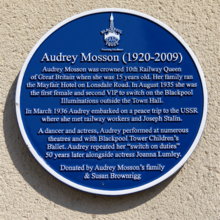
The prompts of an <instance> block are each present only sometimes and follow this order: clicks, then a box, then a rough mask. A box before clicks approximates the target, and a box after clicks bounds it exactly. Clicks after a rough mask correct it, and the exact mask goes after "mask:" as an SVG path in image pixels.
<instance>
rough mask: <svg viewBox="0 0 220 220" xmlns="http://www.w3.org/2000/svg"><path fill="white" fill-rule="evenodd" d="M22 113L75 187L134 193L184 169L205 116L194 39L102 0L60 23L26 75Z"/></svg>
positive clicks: (34, 144)
mask: <svg viewBox="0 0 220 220" xmlns="http://www.w3.org/2000/svg"><path fill="white" fill-rule="evenodd" d="M16 114H17V120H18V124H19V128H20V130H21V134H22V136H23V139H24V141H25V143H26V145H27V147H28V148H29V150H30V151H31V153H32V154H33V156H34V157H35V159H36V160H37V161H38V162H39V163H40V164H41V165H42V166H43V167H44V168H45V169H46V170H47V171H48V172H49V173H50V174H52V175H53V176H54V177H56V178H57V179H59V180H60V181H62V182H64V183H66V184H67V185H69V186H72V187H74V188H76V189H79V190H82V191H85V192H89V193H94V194H100V195H125V194H129V193H134V192H138V191H141V190H144V189H147V188H149V187H152V186H154V185H156V184H158V183H160V182H162V181H163V180H165V179H167V178H168V177H170V176H171V175H172V174H174V173H175V172H176V171H177V170H178V169H180V168H181V167H182V166H183V164H184V163H185V162H186V160H187V159H188V158H189V156H190V155H191V154H192V152H193V150H194V149H195V147H196V145H197V144H198V142H199V139H200V137H201V135H202V131H203V128H204V126H205V120H206V115H207V91H206V85H205V79H204V75H203V72H202V69H201V67H200V65H199V63H198V61H197V59H196V57H195V55H194V53H193V52H192V50H191V49H190V48H189V46H188V45H187V44H186V43H185V42H184V40H183V39H182V38H181V37H180V36H179V35H178V34H177V33H176V32H175V31H173V30H172V29H171V28H169V27H168V26H167V25H165V24H163V23H162V22H160V21H158V20H156V19H155V18H152V17H150V16H148V15H145V14H142V13H139V12H135V11H130V10H125V9H99V10H93V11H89V12H85V13H82V14H79V15H76V16H73V17H71V18H69V19H67V20H65V21H63V22H61V23H60V24H58V25H56V26H55V27H53V28H52V29H51V30H50V31H49V32H48V33H46V34H45V35H44V36H43V37H42V38H41V39H40V40H39V41H38V43H37V44H36V45H35V46H34V48H33V49H32V50H31V52H30V54H29V55H28V57H27V59H26V61H25V63H24V65H23V67H22V70H21V73H20V75H19V79H18V83H17V90H16Z"/></svg>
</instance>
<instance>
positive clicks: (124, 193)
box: [15, 8, 208, 196]
mask: <svg viewBox="0 0 220 220" xmlns="http://www.w3.org/2000/svg"><path fill="white" fill-rule="evenodd" d="M103 12H120V13H127V14H131V15H136V16H139V17H142V18H145V19H148V20H150V21H152V22H154V23H156V24H158V25H159V26H161V27H162V28H164V29H165V30H166V31H168V32H169V33H170V34H172V35H173V36H174V37H175V38H176V39H177V40H178V41H179V42H180V43H181V44H182V45H183V46H184V47H185V49H186V50H187V51H188V53H189V54H190V56H191V58H192V60H193V61H194V63H195V66H196V68H197V70H198V72H199V75H200V79H201V84H202V90H203V97H204V98H203V103H204V105H203V115H202V120H201V124H200V127H199V131H198V133H197V136H196V138H195V139H194V142H193V144H192V145H191V147H190V149H189V150H188V152H187V153H186V154H185V156H184V157H183V158H182V159H181V160H180V162H179V163H178V164H177V165H176V166H174V167H173V168H172V169H171V170H170V171H169V172H167V173H165V174H164V175H162V176H161V177H160V178H158V179H156V180H154V181H152V182H150V183H148V184H145V185H142V186H139V187H136V188H132V189H126V190H115V191H112V190H111V191H110V190H109V191H107V190H97V189H92V188H89V187H84V186H81V185H79V184H76V183H74V182H71V181H69V180H68V179H66V178H64V177H63V176H61V175H59V174H58V173H57V172H55V171H54V170H53V169H51V168H50V167H49V166H48V165H47V164H46V163H45V161H44V160H43V159H42V158H41V157H40V156H39V155H38V154H37V153H36V151H35V149H34V147H33V146H32V145H31V142H30V141H29V139H28V136H27V134H26V132H25V129H24V125H23V122H22V119H21V112H20V92H21V85H22V80H23V76H24V73H25V70H26V68H27V65H28V63H29V61H30V60H31V58H32V56H33V55H34V53H35V51H36V50H37V49H38V47H39V46H40V45H41V44H42V42H44V40H45V39H47V38H48V37H49V36H50V35H51V34H52V33H53V32H55V31H56V30H57V29H58V28H60V27H62V26H63V25H65V24H67V23H68V22H71V21H73V20H75V19H78V18H80V17H83V16H87V15H92V14H96V13H103ZM207 103H208V96H207V89H206V83H205V79H204V74H203V72H202V69H201V67H200V64H199V62H198V60H197V58H196V56H195V55H194V53H193V52H192V50H191V49H190V48H189V46H188V45H187V44H186V42H185V41H184V40H183V39H182V38H181V37H180V36H179V35H178V34H177V33H176V32H175V31H173V30H172V29H171V28H170V27H168V26H167V25H166V24H164V23H162V22H161V21H159V20H157V19H155V18H153V17H151V16H148V15H146V14H143V13H140V12H136V11H133V10H127V9H117V8H106V9H96V10H91V11H87V12H83V13H80V14H78V15H75V16H72V17H70V18H68V19H66V20H64V21H63V22H61V23H59V24H57V25H56V26H55V27H53V28H52V29H51V30H49V31H48V32H47V33H46V34H45V35H44V36H43V37H42V38H41V39H40V40H39V41H38V42H37V44H36V45H35V46H34V47H33V49H32V50H31V52H30V53H29V55H28V57H27V58H26V60H25V62H24V64H23V66H22V69H21V72H20V75H19V78H18V82H17V88H16V98H15V104H16V115H17V121H18V125H19V128H20V131H21V134H22V137H23V139H24V141H25V143H26V145H27V147H28V148H29V150H30V152H31V153H32V155H33V156H34V157H35V159H36V160H37V161H38V162H39V163H40V164H41V165H42V166H43V167H44V168H45V169H46V170H47V171H48V172H49V173H50V174H52V175H53V176H54V177H56V178H57V179H59V180H60V181H62V182H64V183H65V184H67V185H69V186H71V187H74V188H76V189H79V190H82V191H84V192H88V193H93V194H99V195H114V196H116V195H126V194H130V193H135V192H139V191H142V190H145V189H148V188H150V187H153V186H155V185H157V184H159V183H161V182H162V181H164V180H165V179H167V178H169V177H170V176H171V175H173V174H174V173H176V172H177V171H178V170H179V169H180V168H181V167H182V166H183V165H184V163H185V162H186V161H187V159H188V158H189V157H190V155H191V154H192V152H193V151H194V150H195V148H196V146H197V144H198V142H199V140H200V138H201V135H202V132H203V129H204V127H205V122H206V117H207Z"/></svg>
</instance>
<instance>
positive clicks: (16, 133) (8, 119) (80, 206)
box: [3, 78, 175, 214]
mask: <svg viewBox="0 0 220 220" xmlns="http://www.w3.org/2000/svg"><path fill="white" fill-rule="evenodd" d="M16 84H17V78H16V79H15V81H14V82H13V85H12V86H11V88H10V90H9V94H8V96H7V100H6V105H5V109H4V118H3V129H4V135H5V141H6V145H7V147H8V151H9V154H10V156H11V159H12V161H13V163H14V165H15V167H16V168H17V169H18V171H19V172H20V174H21V175H22V177H23V178H24V179H25V181H26V182H27V183H28V184H30V186H31V187H32V188H34V189H35V190H36V191H37V192H38V193H40V194H41V195H42V196H44V197H45V198H47V199H48V200H50V201H53V202H54V203H56V204H58V205H61V206H63V207H66V208H68V209H71V210H76V211H79V212H83V213H90V214H108V213H115V212H121V211H125V210H128V209H131V208H134V207H137V206H139V205H141V204H143V203H146V202H147V201H149V200H151V199H152V198H154V197H155V196H157V195H158V194H159V193H160V192H161V191H162V190H163V189H164V188H166V187H167V186H168V185H169V184H170V183H171V181H172V180H173V179H174V178H175V175H173V176H172V177H170V178H169V179H167V180H166V181H164V182H162V183H161V184H159V185H157V186H155V187H153V188H151V189H148V190H144V191H142V192H139V193H135V194H131V195H126V196H114V197H109V196H99V195H92V194H89V193H84V192H81V191H79V190H76V189H73V188H71V187H69V186H67V185H65V184H64V183H62V182H60V181H59V180H57V179H55V178H54V177H53V176H52V175H50V174H49V173H48V172H47V171H46V170H44V168H42V167H41V165H40V164H38V162H37V161H36V160H35V159H34V157H33V156H32V155H31V153H30V152H29V150H28V148H27V147H26V145H25V143H24V141H23V139H22V136H21V133H20V130H19V128H18V125H17V119H16V113H15V104H14V103H15V89H16ZM17 184H19V183H17Z"/></svg>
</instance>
